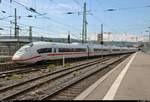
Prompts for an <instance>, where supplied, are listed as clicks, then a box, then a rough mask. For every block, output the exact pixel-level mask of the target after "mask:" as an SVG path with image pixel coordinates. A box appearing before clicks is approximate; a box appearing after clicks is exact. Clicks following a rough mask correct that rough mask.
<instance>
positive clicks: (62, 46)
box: [12, 42, 137, 64]
mask: <svg viewBox="0 0 150 102" xmlns="http://www.w3.org/2000/svg"><path fill="white" fill-rule="evenodd" d="M136 51H137V49H136V48H128V47H117V46H104V45H97V44H79V43H72V44H66V43H52V42H33V43H30V44H27V45H25V46H23V47H21V48H20V49H19V50H18V51H17V52H16V53H15V54H14V55H13V57H12V60H13V62H15V63H23V64H33V63H36V62H39V61H43V60H56V59H62V57H65V58H79V57H91V56H99V55H109V54H123V53H131V52H136Z"/></svg>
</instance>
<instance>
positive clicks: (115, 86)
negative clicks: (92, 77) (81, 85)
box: [75, 52, 150, 100]
mask: <svg viewBox="0 0 150 102" xmlns="http://www.w3.org/2000/svg"><path fill="white" fill-rule="evenodd" d="M75 100H150V55H149V54H145V53H142V52H137V53H135V54H133V55H132V56H130V57H129V58H128V59H126V60H125V61H123V62H122V63H121V64H119V65H118V66H117V67H116V68H114V69H113V70H112V71H110V72H109V73H107V74H106V75H104V76H103V77H102V78H101V79H99V80H98V81H97V82H95V83H94V84H93V85H92V86H90V87H89V88H88V89H87V90H85V91H84V92H83V93H81V94H80V95H79V96H78V97H76V98H75Z"/></svg>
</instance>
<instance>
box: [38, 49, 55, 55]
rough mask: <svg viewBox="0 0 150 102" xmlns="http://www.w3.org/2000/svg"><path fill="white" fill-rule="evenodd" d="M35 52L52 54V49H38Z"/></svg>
mask: <svg viewBox="0 0 150 102" xmlns="http://www.w3.org/2000/svg"><path fill="white" fill-rule="evenodd" d="M37 52H38V53H39V54H40V53H52V48H42V49H38V50H37Z"/></svg>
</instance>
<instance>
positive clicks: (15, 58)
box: [12, 55, 21, 62]
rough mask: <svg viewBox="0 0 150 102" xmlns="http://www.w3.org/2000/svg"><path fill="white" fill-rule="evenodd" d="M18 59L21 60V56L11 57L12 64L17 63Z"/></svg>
mask: <svg viewBox="0 0 150 102" xmlns="http://www.w3.org/2000/svg"><path fill="white" fill-rule="evenodd" d="M20 59H21V56H17V55H15V56H13V57H12V61H14V62H16V61H19V60H20Z"/></svg>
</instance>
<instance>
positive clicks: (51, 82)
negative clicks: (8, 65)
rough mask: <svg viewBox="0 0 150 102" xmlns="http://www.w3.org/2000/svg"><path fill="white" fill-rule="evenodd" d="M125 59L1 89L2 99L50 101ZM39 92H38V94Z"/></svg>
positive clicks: (87, 65)
mask: <svg viewBox="0 0 150 102" xmlns="http://www.w3.org/2000/svg"><path fill="white" fill-rule="evenodd" d="M123 58H125V56H122V57H116V58H104V59H99V60H95V61H91V62H88V63H84V64H80V65H76V66H74V67H69V68H64V69H60V70H56V71H53V72H49V73H47V74H43V75H42V76H39V77H35V78H32V79H29V80H24V81H22V82H20V83H15V84H13V85H10V86H6V87H2V88H0V99H1V100H10V99H39V100H43V99H48V98H49V97H51V96H53V95H54V94H56V93H58V92H59V91H60V90H63V89H65V88H67V87H70V86H71V85H73V84H75V83H77V82H78V81H80V80H83V79H85V78H87V77H88V76H90V75H92V74H93V73H96V72H97V71H100V70H102V69H104V68H106V67H108V66H110V65H112V64H114V63H116V62H118V61H119V60H121V59H123ZM97 65H99V66H100V67H98V66H97ZM97 67H98V68H97ZM37 90H38V92H36V91H37ZM34 93H35V94H34ZM37 93H38V94H37ZM39 93H40V94H39ZM41 93H42V94H41ZM35 95H36V96H35Z"/></svg>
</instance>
